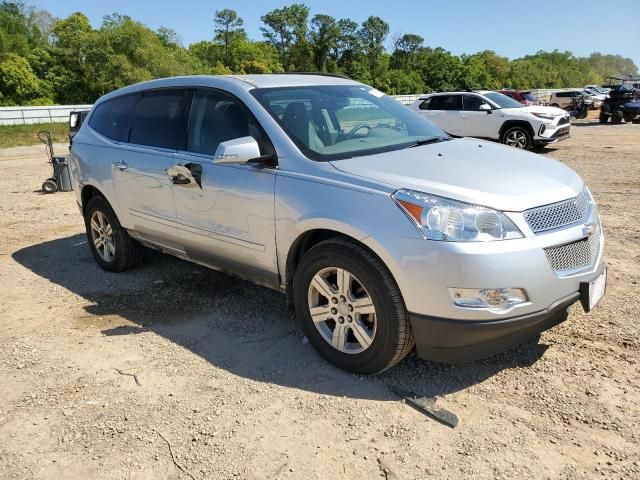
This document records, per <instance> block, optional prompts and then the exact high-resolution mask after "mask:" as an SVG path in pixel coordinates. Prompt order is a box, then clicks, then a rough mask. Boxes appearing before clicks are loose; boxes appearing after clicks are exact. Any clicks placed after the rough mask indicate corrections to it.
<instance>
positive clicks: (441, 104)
mask: <svg viewBox="0 0 640 480" xmlns="http://www.w3.org/2000/svg"><path fill="white" fill-rule="evenodd" d="M429 110H462V96H461V95H438V96H435V97H431V102H430V103H429Z"/></svg>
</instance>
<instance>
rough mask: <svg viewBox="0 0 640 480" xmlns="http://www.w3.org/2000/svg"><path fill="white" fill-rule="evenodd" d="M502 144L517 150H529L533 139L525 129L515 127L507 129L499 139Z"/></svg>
mask: <svg viewBox="0 0 640 480" xmlns="http://www.w3.org/2000/svg"><path fill="white" fill-rule="evenodd" d="M500 141H501V142H502V143H504V144H505V145H508V146H510V147H514V148H519V149H524V150H527V149H530V148H531V147H532V146H533V138H532V136H531V133H530V132H529V130H527V129H526V128H525V127H521V126H517V127H510V128H507V129H506V130H505V131H504V133H503V134H502V138H501V139H500Z"/></svg>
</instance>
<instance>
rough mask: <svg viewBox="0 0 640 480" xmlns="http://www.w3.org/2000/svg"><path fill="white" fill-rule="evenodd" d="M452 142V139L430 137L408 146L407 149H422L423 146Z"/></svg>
mask: <svg viewBox="0 0 640 480" xmlns="http://www.w3.org/2000/svg"><path fill="white" fill-rule="evenodd" d="M449 140H451V137H428V138H422V139H420V140H418V141H416V142H415V143H412V144H410V145H407V146H406V147H405V148H413V147H421V146H423V145H429V144H431V143H439V142H447V141H449Z"/></svg>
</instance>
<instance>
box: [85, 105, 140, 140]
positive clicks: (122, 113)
mask: <svg viewBox="0 0 640 480" xmlns="http://www.w3.org/2000/svg"><path fill="white" fill-rule="evenodd" d="M139 99H140V95H124V96H122V97H116V98H112V99H110V100H106V101H104V102H101V103H100V104H99V105H98V106H97V107H96V109H95V111H94V112H93V114H92V115H91V119H90V120H89V125H90V126H91V128H93V129H94V130H95V131H96V132H98V133H99V134H101V135H104V136H105V137H107V138H110V139H111V140H115V141H117V142H126V141H128V139H129V128H130V127H131V117H132V116H133V110H134V109H135V107H136V104H137V103H138V100H139Z"/></svg>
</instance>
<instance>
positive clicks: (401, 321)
mask: <svg viewBox="0 0 640 480" xmlns="http://www.w3.org/2000/svg"><path fill="white" fill-rule="evenodd" d="M293 290H294V302H295V308H296V315H297V317H298V320H299V321H300V324H301V327H302V330H303V332H304V334H305V335H306V336H307V338H308V339H309V342H310V343H311V345H313V346H314V348H315V349H316V350H317V351H318V353H320V355H322V356H323V357H324V358H325V359H326V360H328V361H329V362H331V363H333V364H334V365H336V366H338V367H340V368H343V369H345V370H349V371H351V372H354V373H360V374H372V373H377V372H381V371H383V370H386V369H388V368H390V367H392V366H393V365H395V364H396V363H398V362H399V361H400V360H402V359H403V358H404V357H405V356H406V355H407V353H409V351H410V350H411V348H412V347H413V344H414V341H413V335H412V333H411V327H410V324H409V318H408V315H407V311H406V309H405V306H404V302H403V300H402V296H401V294H400V291H399V289H398V286H397V285H396V283H395V281H394V279H393V277H392V276H391V274H390V273H389V271H388V270H387V269H386V267H385V266H384V264H382V262H381V261H380V260H379V259H378V258H377V257H375V256H374V255H373V254H371V252H369V251H368V250H366V249H365V248H363V247H362V246H360V245H357V244H356V243H353V242H350V241H348V240H342V239H332V240H327V241H324V242H322V243H320V244H318V245H316V246H315V247H313V248H312V249H311V250H309V251H308V252H307V253H306V254H305V255H304V257H303V258H302V260H301V262H300V264H299V266H298V268H297V270H296V273H295V278H294V285H293Z"/></svg>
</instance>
